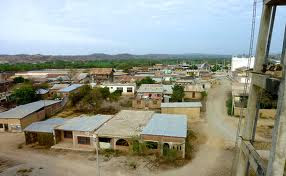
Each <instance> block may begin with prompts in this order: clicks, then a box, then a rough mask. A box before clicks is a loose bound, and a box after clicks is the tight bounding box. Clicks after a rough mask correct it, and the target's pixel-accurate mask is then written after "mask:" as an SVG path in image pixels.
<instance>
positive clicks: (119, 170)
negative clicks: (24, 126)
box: [0, 80, 238, 176]
mask: <svg viewBox="0 0 286 176" xmlns="http://www.w3.org/2000/svg"><path fill="white" fill-rule="evenodd" d="M230 89H231V84H230V81H227V80H222V83H221V85H216V86H215V87H214V88H212V89H211V90H210V91H209V92H208V101H207V111H206V113H205V114H204V117H203V121H202V122H197V123H193V124H191V125H190V128H191V129H192V130H193V131H194V132H195V133H197V134H198V138H201V139H202V140H201V142H199V143H198V145H197V146H196V148H197V151H196V153H195V154H194V158H193V159H192V161H190V162H189V163H187V164H186V165H184V166H183V167H179V168H175V169H174V168H173V169H157V168H156V167H154V168H152V167H150V166H149V164H148V163H150V161H151V160H152V158H150V157H135V156H119V157H111V158H110V159H106V158H103V157H102V156H101V157H100V174H101V175H104V176H133V175H136V176H139V175H140V176H145V175H146V176H147V175H148V176H152V175H162V176H173V175H176V176H185V175H194V176H228V175H230V169H231V164H232V160H233V156H234V152H233V150H232V148H233V146H234V141H235V134H236V124H237V121H238V120H237V118H231V117H228V116H227V115H226V114H227V113H226V108H225V100H226V99H227V96H226V95H227V91H230ZM0 141H1V143H0V175H3V176H4V175H5V176H10V175H11V176H15V175H16V176H18V175H19V176H50V175H53V176H63V175H64V176H76V175H85V176H89V175H95V174H96V159H95V154H93V153H82V152H66V151H53V150H48V149H33V148H27V147H25V146H24V148H21V146H20V145H19V144H21V143H24V136H23V134H12V133H0ZM8 160H9V162H11V163H13V164H11V166H9V167H8V166H6V167H4V164H2V166H3V167H1V161H4V162H5V161H8ZM134 163H136V166H137V167H136V169H134V168H132V166H133V164H134ZM1 168H2V170H1ZM1 172H2V173H1Z"/></svg>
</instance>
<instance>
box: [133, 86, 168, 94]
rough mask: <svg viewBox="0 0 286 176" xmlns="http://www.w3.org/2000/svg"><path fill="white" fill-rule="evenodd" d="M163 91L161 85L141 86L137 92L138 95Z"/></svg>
mask: <svg viewBox="0 0 286 176" xmlns="http://www.w3.org/2000/svg"><path fill="white" fill-rule="evenodd" d="M163 91H164V89H163V86H162V85H161V84H142V85H141V86H140V87H139V89H138V90H137V92H138V93H148V92H154V93H163Z"/></svg>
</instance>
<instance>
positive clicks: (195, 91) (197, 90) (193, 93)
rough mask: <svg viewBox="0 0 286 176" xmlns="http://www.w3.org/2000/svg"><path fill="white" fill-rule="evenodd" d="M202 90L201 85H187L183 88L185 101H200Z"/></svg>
mask: <svg viewBox="0 0 286 176" xmlns="http://www.w3.org/2000/svg"><path fill="white" fill-rule="evenodd" d="M204 91H205V90H204V88H203V86H202V85H201V84H189V85H186V86H185V88H184V92H185V97H184V99H187V100H201V99H202V98H203V96H204V95H203V94H204V93H203V92H204Z"/></svg>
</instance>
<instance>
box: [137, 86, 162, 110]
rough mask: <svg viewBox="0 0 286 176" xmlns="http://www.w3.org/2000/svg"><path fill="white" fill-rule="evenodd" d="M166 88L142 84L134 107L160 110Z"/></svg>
mask: <svg viewBox="0 0 286 176" xmlns="http://www.w3.org/2000/svg"><path fill="white" fill-rule="evenodd" d="M163 93H164V88H163V86H162V85H161V84H142V85H141V86H140V87H139V89H138V90H137V95H136V97H135V99H134V100H133V101H132V107H133V108H138V109H145V108H149V109H159V108H160V105H161V102H162V100H163V95H164V94H163Z"/></svg>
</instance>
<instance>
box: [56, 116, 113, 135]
mask: <svg viewBox="0 0 286 176" xmlns="http://www.w3.org/2000/svg"><path fill="white" fill-rule="evenodd" d="M111 118H112V116H111V115H95V116H86V115H83V116H79V117H75V118H72V119H70V120H67V121H66V122H65V123H64V124H63V125H61V126H58V127H57V128H56V129H57V130H66V131H86V132H92V131H94V130H97V129H98V128H99V127H100V126H101V125H103V124H104V123H105V122H107V121H108V120H109V119H111Z"/></svg>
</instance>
